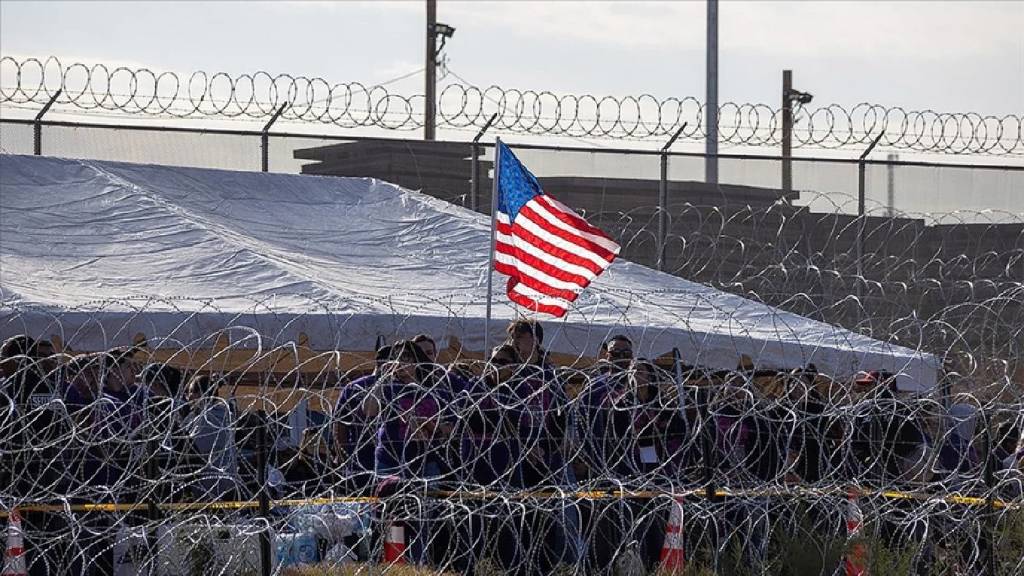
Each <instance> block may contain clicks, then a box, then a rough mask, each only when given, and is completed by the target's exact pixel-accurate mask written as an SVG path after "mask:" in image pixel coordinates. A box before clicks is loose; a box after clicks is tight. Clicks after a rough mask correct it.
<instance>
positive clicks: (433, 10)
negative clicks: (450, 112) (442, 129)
mask: <svg viewBox="0 0 1024 576" xmlns="http://www.w3.org/2000/svg"><path fill="white" fill-rule="evenodd" d="M436 49H437V0H427V49H426V57H427V60H426V71H427V74H426V77H427V81H426V88H425V90H424V94H425V96H424V98H423V139H424V140H433V139H434V122H435V117H436V114H437V111H436V104H437V102H436V100H435V98H436V91H437V55H436V53H435V50H436Z"/></svg>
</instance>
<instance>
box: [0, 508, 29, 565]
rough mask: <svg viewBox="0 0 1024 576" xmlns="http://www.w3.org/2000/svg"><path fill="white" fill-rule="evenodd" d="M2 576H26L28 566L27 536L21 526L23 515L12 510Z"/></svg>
mask: <svg viewBox="0 0 1024 576" xmlns="http://www.w3.org/2000/svg"><path fill="white" fill-rule="evenodd" d="M0 574H2V576H26V575H27V574H28V567H27V566H26V562H25V538H24V531H23V530H22V528H21V515H20V514H18V511H17V510H16V509H15V510H11V514H10V516H9V517H8V524H7V548H6V550H5V551H4V569H3V572H0Z"/></svg>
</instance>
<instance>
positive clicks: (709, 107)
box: [704, 0, 718, 184]
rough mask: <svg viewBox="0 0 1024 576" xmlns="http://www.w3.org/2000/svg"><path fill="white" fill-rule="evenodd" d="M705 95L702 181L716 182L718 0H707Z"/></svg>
mask: <svg viewBox="0 0 1024 576" xmlns="http://www.w3.org/2000/svg"><path fill="white" fill-rule="evenodd" d="M707 8H708V16H707V19H708V33H707V48H706V53H707V79H706V80H705V82H704V87H705V88H706V90H707V95H706V98H705V103H704V114H705V124H704V128H705V133H706V134H707V140H705V142H704V153H705V156H704V181H705V182H707V183H708V184H718V0H707Z"/></svg>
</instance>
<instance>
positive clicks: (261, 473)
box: [256, 410, 274, 576]
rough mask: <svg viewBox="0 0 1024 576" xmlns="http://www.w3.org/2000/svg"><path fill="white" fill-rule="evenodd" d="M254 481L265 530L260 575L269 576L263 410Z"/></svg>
mask: <svg viewBox="0 0 1024 576" xmlns="http://www.w3.org/2000/svg"><path fill="white" fill-rule="evenodd" d="M256 421H257V424H256V425H257V429H256V479H257V484H258V485H259V486H258V487H257V498H258V499H259V512H260V517H261V518H263V519H264V520H265V521H266V523H267V526H266V529H265V530H262V531H260V573H261V574H263V576H270V573H271V572H272V571H273V568H274V566H273V557H272V555H271V542H270V496H269V495H268V494H267V415H266V413H265V412H264V411H263V410H260V411H258V412H257V413H256Z"/></svg>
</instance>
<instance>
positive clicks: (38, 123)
mask: <svg viewBox="0 0 1024 576" xmlns="http://www.w3.org/2000/svg"><path fill="white" fill-rule="evenodd" d="M61 92H63V90H57V92H56V93H54V95H53V96H51V97H50V101H49V102H47V103H46V105H45V106H43V109H42V110H40V111H39V114H36V119H35V123H34V124H33V125H32V150H33V154H35V155H36V156H42V155H43V116H45V115H46V113H47V112H49V111H50V107H51V106H53V103H54V102H56V101H57V98H59V97H60V93H61Z"/></svg>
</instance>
